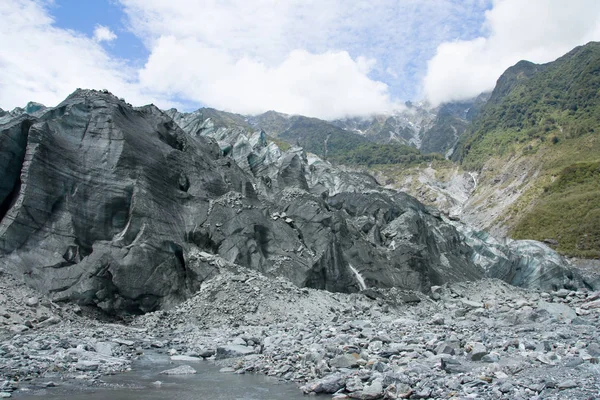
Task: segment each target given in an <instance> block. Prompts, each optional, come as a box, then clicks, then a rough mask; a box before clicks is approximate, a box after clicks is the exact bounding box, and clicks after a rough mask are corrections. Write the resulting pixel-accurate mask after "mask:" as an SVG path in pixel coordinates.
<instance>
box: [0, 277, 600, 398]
mask: <svg viewBox="0 0 600 400" xmlns="http://www.w3.org/2000/svg"><path fill="white" fill-rule="evenodd" d="M221 269H222V270H221V273H220V274H219V275H217V276H216V277H215V278H213V279H211V280H209V281H207V282H205V283H203V285H202V288H201V290H200V291H199V292H198V293H197V294H196V295H195V296H193V297H192V298H190V299H189V300H188V301H186V302H184V303H182V304H181V305H179V306H178V307H176V308H174V309H172V310H169V311H157V312H154V313H150V314H146V315H144V316H140V317H136V318H133V319H130V320H127V321H121V322H120V323H116V322H115V321H102V320H100V319H98V317H99V315H95V314H90V313H89V312H90V310H86V309H81V308H79V307H78V306H74V305H70V304H55V303H52V302H51V301H49V300H47V299H45V298H44V297H43V296H39V295H36V294H35V293H34V292H33V291H32V290H31V289H29V288H27V287H25V286H23V285H20V284H18V283H17V282H16V281H15V280H14V279H13V278H11V277H9V276H7V275H2V277H1V278H2V283H1V285H2V287H1V289H2V290H1V293H2V294H1V295H0V307H1V308H2V318H3V319H2V324H1V325H0V332H1V333H0V335H1V336H0V338H1V343H0V365H1V366H0V377H1V378H2V382H3V383H1V385H2V390H1V392H2V393H3V396H8V395H9V394H10V395H12V396H14V397H15V398H17V397H19V396H22V395H24V394H26V393H27V390H26V389H28V387H29V386H33V385H46V386H47V390H48V393H51V390H52V387H54V386H59V385H62V386H65V385H66V386H68V385H74V383H75V384H76V385H84V386H89V387H93V386H95V385H102V384H103V382H104V380H105V377H106V376H107V375H111V374H115V373H119V372H125V371H131V368H132V365H133V364H132V363H133V362H134V361H135V360H137V359H139V358H140V357H143V355H144V354H149V353H156V354H161V355H163V356H165V357H169V358H171V359H172V360H173V362H176V363H179V364H181V363H183V364H188V365H190V366H192V368H193V365H194V364H195V363H198V362H199V361H201V360H203V359H209V360H214V361H215V363H217V365H219V366H220V367H221V368H223V369H222V371H223V372H222V374H250V373H258V374H262V375H267V376H271V377H274V378H277V379H281V380H282V381H287V382H290V383H294V384H296V385H297V386H298V387H300V388H301V389H300V390H302V391H303V392H305V393H308V394H311V393H319V394H329V395H331V396H333V397H334V398H337V399H343V398H357V399H378V398H388V399H394V398H499V399H500V398H505V399H519V398H522V399H530V398H536V396H537V398H544V399H553V398H554V399H559V398H573V399H588V398H594V397H597V396H599V395H600V373H599V371H600V369H599V367H600V364H598V357H600V343H599V342H598V338H599V335H598V329H599V328H600V293H598V292H596V293H594V292H587V291H569V290H565V289H562V290H559V291H557V292H550V293H546V292H540V291H535V290H524V289H520V288H516V287H512V286H510V285H507V284H505V283H504V282H501V281H498V280H483V281H477V282H469V283H459V284H451V285H446V286H443V287H436V288H434V290H433V292H432V293H430V294H429V295H424V294H422V293H417V292H409V291H400V290H396V289H390V290H381V289H367V290H365V291H363V292H361V293H357V294H342V293H330V292H325V291H319V290H312V289H300V288H297V287H295V286H294V285H292V284H291V283H290V282H288V281H286V280H284V279H281V278H279V279H269V278H267V277H265V276H263V275H261V274H259V273H257V272H255V271H251V270H247V269H243V268H239V267H235V266H231V265H228V266H225V267H222V268H221ZM36 300H37V301H36ZM7 316H8V317H7ZM134 370H135V368H134ZM134 372H135V371H134ZM224 376H225V375H224ZM224 379H225V378H224ZM24 389H25V390H24ZM298 393H300V391H299V392H298Z"/></svg>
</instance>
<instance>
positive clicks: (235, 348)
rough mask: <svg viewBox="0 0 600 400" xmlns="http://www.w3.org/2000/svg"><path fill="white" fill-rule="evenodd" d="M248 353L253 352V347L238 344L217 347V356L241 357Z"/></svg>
mask: <svg viewBox="0 0 600 400" xmlns="http://www.w3.org/2000/svg"><path fill="white" fill-rule="evenodd" d="M249 354H254V349H253V348H252V347H248V346H241V345H238V344H230V345H226V346H221V347H217V353H216V357H217V358H231V357H243V356H247V355H249Z"/></svg>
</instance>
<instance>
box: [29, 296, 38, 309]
mask: <svg viewBox="0 0 600 400" xmlns="http://www.w3.org/2000/svg"><path fill="white" fill-rule="evenodd" d="M39 303H40V299H39V298H37V297H35V296H32V297H28V298H27V300H25V304H26V305H28V306H29V307H35V306H37V305H38V304H39Z"/></svg>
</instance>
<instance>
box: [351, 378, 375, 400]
mask: <svg viewBox="0 0 600 400" xmlns="http://www.w3.org/2000/svg"><path fill="white" fill-rule="evenodd" d="M348 397H350V398H352V399H360V400H374V399H380V398H382V397H383V379H382V378H377V379H375V380H373V382H371V383H370V384H368V385H365V386H364V388H363V389H362V390H361V391H357V392H353V393H350V394H349V395H348Z"/></svg>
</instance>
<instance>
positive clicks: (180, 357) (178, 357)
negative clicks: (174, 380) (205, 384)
mask: <svg viewBox="0 0 600 400" xmlns="http://www.w3.org/2000/svg"><path fill="white" fill-rule="evenodd" d="M171 361H187V362H190V361H202V359H201V358H200V357H193V356H184V355H174V356H171Z"/></svg>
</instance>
